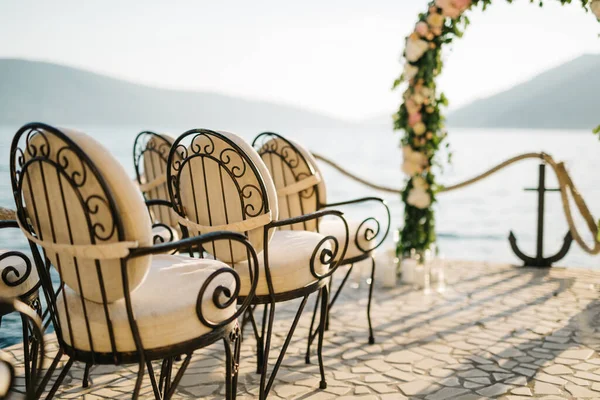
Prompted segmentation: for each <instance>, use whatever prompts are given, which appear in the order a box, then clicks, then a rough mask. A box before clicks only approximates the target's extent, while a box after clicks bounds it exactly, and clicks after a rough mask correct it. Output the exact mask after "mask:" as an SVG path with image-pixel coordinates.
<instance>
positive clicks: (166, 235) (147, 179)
mask: <svg viewBox="0 0 600 400" xmlns="http://www.w3.org/2000/svg"><path fill="white" fill-rule="evenodd" d="M174 140H175V139H173V138H172V137H171V136H169V135H167V134H164V133H155V132H150V131H143V132H140V133H139V134H138V135H137V136H136V137H135V142H134V144H133V165H134V167H135V178H136V182H137V184H138V186H139V188H140V190H141V191H142V193H143V194H144V198H145V199H146V205H147V206H148V210H149V211H150V215H151V217H152V233H153V235H154V243H166V242H173V241H176V240H178V239H179V238H180V235H181V230H180V228H179V225H178V224H177V220H176V218H175V216H174V214H173V210H172V209H171V207H170V203H167V202H168V201H169V192H168V190H167V180H166V177H167V175H166V173H167V158H168V157H169V150H171V145H172V144H173V141H174Z"/></svg>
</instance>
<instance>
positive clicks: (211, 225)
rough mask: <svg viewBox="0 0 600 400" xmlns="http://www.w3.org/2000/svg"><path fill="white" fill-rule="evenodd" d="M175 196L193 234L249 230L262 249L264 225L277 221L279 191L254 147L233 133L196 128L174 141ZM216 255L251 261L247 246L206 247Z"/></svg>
mask: <svg viewBox="0 0 600 400" xmlns="http://www.w3.org/2000/svg"><path fill="white" fill-rule="evenodd" d="M167 179H168V183H169V195H170V200H171V202H172V203H173V207H174V209H175V211H176V212H177V214H178V215H179V217H180V223H181V224H182V225H183V226H185V227H186V228H187V229H188V231H189V234H190V235H197V234H200V233H207V232H211V231H214V230H229V231H236V232H241V233H245V234H246V235H247V236H248V239H249V241H250V243H252V245H253V246H254V248H255V249H256V251H257V252H260V251H262V249H263V247H264V241H265V239H266V240H269V239H270V237H271V235H272V234H273V231H274V230H273V229H271V230H269V235H268V236H267V237H265V234H264V228H263V227H264V225H266V224H268V223H269V222H270V221H271V220H277V218H278V208H277V195H276V193H275V187H274V185H273V182H272V180H271V179H270V178H269V172H268V170H267V168H266V167H265V165H264V164H263V162H262V161H261V159H260V156H259V155H258V154H257V153H256V151H254V149H253V148H252V146H250V145H249V144H248V143H246V142H245V141H244V140H243V139H242V138H241V137H239V136H237V135H235V134H233V133H229V132H215V131H209V130H204V129H194V130H191V131H188V132H186V133H184V134H183V135H181V136H180V137H179V138H178V139H177V140H176V141H175V143H174V144H173V147H172V148H171V152H170V154H169V162H168V165H167ZM205 250H206V251H208V252H210V253H211V254H212V255H213V256H215V257H216V258H218V259H220V260H222V261H225V262H229V263H236V262H239V261H243V260H247V258H248V255H247V251H246V249H245V248H244V247H243V246H242V245H240V244H236V243H227V242H225V241H220V242H217V243H212V244H211V245H209V248H205Z"/></svg>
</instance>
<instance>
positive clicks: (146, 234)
mask: <svg viewBox="0 0 600 400" xmlns="http://www.w3.org/2000/svg"><path fill="white" fill-rule="evenodd" d="M134 165H135V167H136V181H137V185H136V184H134V183H133V182H132V181H130V180H129V179H127V178H126V173H125V171H124V170H123V167H122V166H121V165H120V164H119V163H118V162H117V161H116V159H115V158H114V157H112V155H111V154H110V153H109V152H108V151H107V150H106V149H105V148H104V147H103V146H102V145H100V144H99V143H98V142H96V141H95V140H94V139H92V138H91V137H89V136H87V135H85V134H83V133H80V132H76V131H72V130H66V129H56V128H54V127H51V126H48V125H45V124H40V123H33V124H28V125H25V126H24V127H23V128H21V129H20V130H19V131H18V132H17V134H16V135H15V138H14V140H13V144H12V147H11V165H10V167H11V183H12V187H13V193H14V196H15V204H16V210H17V212H16V224H17V225H18V226H19V227H20V228H21V230H22V231H23V233H24V234H25V236H26V237H27V239H28V240H29V243H30V247H31V252H32V257H33V264H34V265H35V267H36V268H35V269H36V271H37V274H38V275H39V282H40V284H41V287H42V289H43V294H44V298H45V302H46V304H47V310H48V315H49V318H50V320H51V322H52V324H53V326H54V329H55V331H56V337H57V341H58V345H59V351H58V353H57V355H56V357H55V358H54V360H53V362H52V364H51V365H50V367H49V369H48V370H47V371H46V373H45V375H44V377H43V379H42V380H41V383H40V384H39V386H38V388H37V390H36V395H37V396H41V395H42V394H43V392H44V391H45V390H46V386H47V384H48V382H49V381H50V379H51V378H52V376H53V374H54V372H55V370H56V369H57V366H58V364H59V362H60V360H61V359H62V358H63V356H66V358H67V361H66V363H65V365H64V366H63V368H62V370H61V372H60V373H59V375H58V377H57V378H56V380H55V382H54V384H53V385H52V387H51V388H50V390H49V391H48V394H47V398H52V397H53V395H54V394H55V393H56V391H57V390H58V388H59V387H60V385H61V383H62V381H63V380H64V378H65V376H66V374H67V373H68V371H69V369H70V368H71V366H72V364H73V363H74V362H76V361H77V362H83V363H85V365H86V369H85V371H86V373H85V375H84V382H83V383H84V386H85V385H86V384H87V381H88V376H89V371H90V368H91V366H93V365H98V364H113V365H121V364H130V363H135V364H138V365H139V369H138V375H137V381H136V385H135V389H134V391H133V396H132V397H133V398H137V397H138V396H139V392H140V388H141V384H142V380H143V378H144V375H145V372H146V370H147V371H148V376H149V378H150V382H151V385H152V389H153V392H154V395H155V397H156V398H170V397H171V396H172V395H173V394H174V392H175V390H176V388H177V385H178V383H179V381H180V380H181V378H182V376H183V374H184V373H185V371H186V368H187V367H188V365H189V363H190V361H191V357H192V354H193V352H194V351H195V350H198V349H200V348H203V347H206V346H208V345H211V344H213V343H215V342H217V341H222V342H223V343H224V347H225V355H226V397H227V398H228V399H233V398H235V395H236V387H237V371H238V365H239V355H240V341H241V337H242V335H241V329H240V325H239V324H238V319H240V318H241V319H242V321H243V323H242V327H243V325H244V324H246V323H247V324H249V325H251V327H252V332H253V333H254V336H255V337H256V340H257V357H256V358H257V372H258V373H260V374H261V380H260V391H259V397H260V398H261V399H264V398H266V397H267V395H268V393H269V391H270V389H271V387H272V385H273V382H274V379H275V376H276V374H277V371H278V369H279V367H280V365H281V363H282V361H283V358H284V356H285V353H286V350H287V347H288V346H289V344H290V341H291V338H292V335H293V334H294V331H295V329H296V327H297V325H298V321H299V319H300V316H301V314H302V311H303V309H304V307H305V305H306V303H307V301H308V297H309V296H310V295H311V294H313V293H317V301H316V305H315V312H314V313H313V318H312V323H311V328H310V331H309V335H308V336H309V337H308V346H307V353H306V361H307V362H309V361H310V359H309V356H310V353H311V352H310V347H311V344H312V343H313V341H314V340H317V355H318V361H319V368H320V375H321V383H320V387H321V388H325V387H326V385H327V384H326V378H325V371H324V366H323V357H322V346H323V336H324V332H325V330H326V328H327V326H328V314H329V310H330V308H331V306H332V305H333V303H334V302H335V299H336V298H337V295H338V294H339V290H340V289H341V288H342V287H343V286H344V283H345V282H346V280H347V278H348V276H349V274H350V272H351V270H352V266H353V265H354V263H356V262H359V261H362V260H365V259H368V258H371V259H372V271H371V281H372V280H373V279H374V271H375V262H374V257H373V251H374V250H375V248H376V247H378V246H379V245H380V244H381V242H383V240H384V239H385V236H386V235H387V232H388V231H389V210H388V209H387V206H386V205H385V203H384V202H383V201H381V200H380V199H377V198H365V199H359V200H355V201H351V202H344V203H335V204H327V203H326V193H325V185H324V182H323V179H322V175H321V173H320V171H319V170H318V166H317V164H316V162H315V161H314V158H313V157H312V155H311V154H310V153H309V152H308V151H306V150H305V149H304V148H302V147H301V146H299V145H298V144H297V143H294V142H292V141H289V140H286V139H285V138H283V137H281V136H279V135H276V134H274V133H265V134H261V135H259V136H258V137H257V138H256V139H255V140H254V143H253V146H252V145H250V144H249V143H247V142H245V141H244V140H243V139H242V138H240V137H239V136H237V135H235V134H232V133H229V132H216V131H209V130H202V129H195V130H191V131H188V132H186V133H184V134H182V135H181V136H180V137H178V138H177V139H173V138H170V137H168V136H166V135H159V134H156V133H152V132H142V133H141V134H140V135H138V137H137V138H136V142H135V145H134ZM142 193H143V195H142ZM372 201H374V202H378V203H379V204H381V205H382V206H383V208H384V209H385V212H386V213H387V217H388V221H387V226H385V227H384V228H381V225H380V223H379V221H377V220H376V219H375V218H372V217H368V218H366V219H364V220H361V221H360V222H358V223H353V222H348V221H346V219H345V218H344V217H343V216H342V212H340V211H338V210H337V208H338V207H340V206H345V205H349V204H356V203H361V202H372ZM184 254H185V255H184ZM339 265H349V266H350V268H349V270H348V271H347V274H346V275H345V277H344V278H343V280H342V282H341V284H340V285H339V289H338V292H337V293H336V295H335V296H333V298H330V290H331V289H332V286H331V285H332V284H331V282H332V279H331V277H332V275H333V274H334V272H335V271H336V270H337V267H338V266H339ZM53 271H55V272H53ZM53 277H54V278H55V281H57V282H53ZM372 288H373V285H372V282H371V286H370V289H369V300H368V308H367V314H368V320H369V342H370V343H373V342H374V336H373V330H372V325H371V321H370V306H371V296H372ZM0 295H2V294H1V293H0ZM293 299H299V306H298V309H297V312H296V315H295V317H294V320H293V322H292V324H291V326H290V329H289V332H288V334H287V336H286V339H285V341H284V343H283V345H282V346H281V349H280V351H279V356H278V357H277V361H276V362H275V364H274V365H273V366H272V368H271V370H270V371H269V369H270V368H269V363H268V361H269V352H270V350H271V338H272V334H273V323H274V319H275V309H276V305H277V304H279V303H281V302H286V301H289V300H293ZM258 307H264V308H263V318H262V321H259V320H258V318H256V317H255V315H254V314H255V312H256V311H257V308H258ZM180 358H181V361H180V362H178V364H179V367H178V369H177V371H176V372H174V371H173V366H174V362H175V360H177V359H180ZM153 361H159V362H160V364H161V365H160V371H157V372H158V376H156V374H155V371H154V366H153ZM176 364H177V363H175V365H176Z"/></svg>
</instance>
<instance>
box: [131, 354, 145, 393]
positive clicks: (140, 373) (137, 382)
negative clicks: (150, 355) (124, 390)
mask: <svg viewBox="0 0 600 400" xmlns="http://www.w3.org/2000/svg"><path fill="white" fill-rule="evenodd" d="M144 369H145V367H144V361H143V360H141V361H140V364H139V366H138V374H137V378H136V379H135V386H134V387H133V394H132V395H131V399H132V400H137V398H138V397H139V396H140V390H141V389H142V381H143V380H144Z"/></svg>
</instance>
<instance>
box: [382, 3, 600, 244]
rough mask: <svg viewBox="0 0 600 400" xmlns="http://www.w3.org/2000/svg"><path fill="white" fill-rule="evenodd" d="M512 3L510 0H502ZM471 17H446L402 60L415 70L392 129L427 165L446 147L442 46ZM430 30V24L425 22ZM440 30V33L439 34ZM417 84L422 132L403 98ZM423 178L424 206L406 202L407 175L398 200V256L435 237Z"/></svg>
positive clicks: (431, 178) (432, 189) (428, 177)
mask: <svg viewBox="0 0 600 400" xmlns="http://www.w3.org/2000/svg"><path fill="white" fill-rule="evenodd" d="M506 1H507V2H509V3H512V2H513V0H506ZM555 1H559V2H561V3H562V4H568V3H571V2H572V1H573V0H555ZM575 1H578V2H581V5H582V6H583V8H584V9H586V10H587V6H588V4H589V3H590V2H591V0H575ZM530 2H531V3H537V4H539V6H540V7H541V6H543V4H544V1H543V0H530ZM491 4H492V0H473V2H472V6H471V8H475V7H481V8H482V9H483V10H486V9H487V8H488V7H489V6H490V5H491ZM432 11H433V12H434V13H436V14H441V11H442V10H441V9H439V8H438V7H437V6H436V5H435V1H431V2H430V3H429V7H428V10H427V12H425V13H423V14H419V20H418V21H419V22H428V18H429V17H430V15H431V13H432ZM470 23H471V21H470V20H469V17H468V16H467V15H466V14H464V13H463V14H462V15H461V16H459V17H458V18H456V19H450V18H446V19H445V21H444V24H443V26H442V28H441V31H439V32H438V34H437V35H434V36H432V37H427V38H423V37H420V36H419V38H420V39H422V40H426V41H427V42H428V44H429V46H430V47H429V49H428V50H426V51H425V53H424V54H423V56H422V57H420V58H419V59H418V60H417V61H415V62H409V61H406V62H407V63H408V64H409V65H411V66H412V67H417V68H418V72H417V73H416V76H415V77H414V78H413V79H412V80H411V81H410V82H409V85H408V89H407V91H406V92H405V93H404V100H405V101H404V102H403V104H401V105H400V107H399V108H398V111H397V112H396V114H395V115H394V129H396V130H400V131H403V132H404V135H403V137H402V138H401V140H400V142H401V144H402V146H410V147H411V148H412V150H413V151H418V152H421V153H423V154H425V155H426V157H427V159H428V162H429V165H430V166H437V167H438V169H439V166H440V165H441V163H440V162H438V160H437V158H436V155H437V154H438V153H439V150H440V149H441V147H442V146H444V148H447V147H448V143H446V142H445V140H446V137H447V133H446V130H445V126H444V120H445V118H444V116H443V112H442V111H443V108H444V107H448V99H447V98H446V96H445V95H444V94H443V93H441V94H439V96H438V95H436V89H437V87H436V78H437V76H438V75H439V74H440V73H441V71H442V67H443V62H442V47H443V46H444V45H446V44H449V43H452V42H453V41H454V39H456V38H460V37H462V35H463V33H464V31H465V29H466V28H467V27H468V26H469V24H470ZM429 29H430V31H431V24H430V26H429ZM439 33H441V34H439ZM405 78H406V77H405V76H404V74H402V75H401V76H400V77H399V78H398V79H396V81H394V85H393V88H394V89H397V88H399V87H402V84H403V83H404V82H406V79H405ZM421 88H426V89H427V90H428V91H432V92H433V95H432V96H431V97H430V98H428V100H427V103H425V104H424V105H423V106H422V108H421V111H420V112H421V114H422V122H423V124H424V125H425V127H426V134H422V132H421V134H420V135H419V134H417V133H415V130H414V129H413V127H411V126H410V124H409V112H408V109H407V104H406V99H407V98H410V97H411V96H414V95H415V93H420V90H421ZM594 132H595V133H596V134H599V135H600V126H599V127H598V128H596V129H595V130H594ZM450 161H451V153H448V162H450ZM416 176H420V177H421V178H423V179H424V180H425V181H426V183H427V184H428V189H427V191H428V194H429V195H430V196H431V200H432V201H431V206H429V207H428V208H425V209H420V208H417V207H414V206H412V205H410V204H408V202H407V199H408V196H409V193H410V191H411V189H413V180H414V177H409V179H408V182H407V184H406V187H405V189H404V192H403V193H402V201H403V202H404V204H405V211H404V226H403V227H402V229H401V232H400V242H399V243H398V248H397V249H396V253H397V254H398V255H399V256H402V255H406V254H408V253H409V252H410V251H411V250H412V249H414V250H416V251H417V252H423V251H425V250H426V249H428V248H429V247H430V246H431V245H432V244H433V243H434V242H435V240H436V235H435V214H434V211H433V204H434V203H435V194H436V191H437V190H438V189H439V187H440V186H439V185H438V184H437V182H436V176H435V173H434V171H432V169H431V168H426V169H425V170H424V171H423V172H422V173H421V174H417V175H416Z"/></svg>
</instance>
